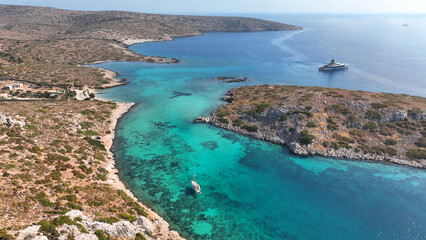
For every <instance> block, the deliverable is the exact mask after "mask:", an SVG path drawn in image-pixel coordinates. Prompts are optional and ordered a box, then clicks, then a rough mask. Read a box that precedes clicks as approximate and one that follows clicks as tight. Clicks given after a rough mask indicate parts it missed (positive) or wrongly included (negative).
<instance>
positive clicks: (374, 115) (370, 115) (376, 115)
mask: <svg viewBox="0 0 426 240" xmlns="http://www.w3.org/2000/svg"><path fill="white" fill-rule="evenodd" d="M365 117H366V118H367V119H370V120H374V119H375V120H379V119H380V117H381V116H380V113H378V112H376V111H372V110H368V111H367V112H366V113H365Z"/></svg>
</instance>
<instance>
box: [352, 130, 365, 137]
mask: <svg viewBox="0 0 426 240" xmlns="http://www.w3.org/2000/svg"><path fill="white" fill-rule="evenodd" d="M349 134H350V135H352V136H354V137H364V136H365V132H364V131H362V130H359V129H352V130H350V131H349Z"/></svg>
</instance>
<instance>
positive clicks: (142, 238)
mask: <svg viewBox="0 0 426 240" xmlns="http://www.w3.org/2000/svg"><path fill="white" fill-rule="evenodd" d="M135 240H147V239H146V237H145V236H144V235H142V234H141V233H137V234H136V238H135Z"/></svg>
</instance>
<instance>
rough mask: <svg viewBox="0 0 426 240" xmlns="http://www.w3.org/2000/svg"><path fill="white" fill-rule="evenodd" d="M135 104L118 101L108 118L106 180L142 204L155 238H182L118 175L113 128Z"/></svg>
mask: <svg viewBox="0 0 426 240" xmlns="http://www.w3.org/2000/svg"><path fill="white" fill-rule="evenodd" d="M98 100H100V101H105V100H103V99H98ZM133 106H135V103H120V102H117V108H116V109H115V110H114V111H113V112H112V114H111V118H110V121H111V123H110V128H109V130H110V132H111V133H110V134H108V135H106V136H105V137H104V140H103V143H104V145H105V147H106V149H107V152H108V156H107V161H106V163H105V169H107V170H108V175H107V179H108V180H107V182H108V183H109V184H110V185H111V186H112V187H114V188H116V189H118V190H123V191H125V192H126V193H127V194H128V195H129V196H130V197H132V198H133V199H134V200H135V201H136V202H138V203H139V204H141V205H142V207H143V208H144V209H145V211H146V212H147V213H148V219H150V220H151V221H152V223H153V225H154V226H155V231H154V235H155V236H157V239H160V240H167V239H173V240H183V239H184V238H182V237H181V236H180V235H179V233H178V232H176V231H174V230H171V229H170V225H169V223H167V222H166V221H165V220H164V219H163V218H162V217H160V216H159V215H158V214H157V213H155V212H154V211H153V210H151V209H150V208H148V207H147V206H145V205H144V204H143V203H141V202H140V201H139V200H138V199H137V198H136V197H135V196H134V195H133V193H132V192H131V191H130V190H129V189H127V188H126V186H125V185H124V184H123V182H121V181H120V179H119V177H118V170H117V169H116V168H115V159H114V154H113V153H112V152H111V146H112V143H113V141H114V138H115V128H116V126H117V123H118V121H119V119H120V118H121V117H122V116H123V115H124V114H126V113H127V112H129V111H130V110H131V108H132V107H133Z"/></svg>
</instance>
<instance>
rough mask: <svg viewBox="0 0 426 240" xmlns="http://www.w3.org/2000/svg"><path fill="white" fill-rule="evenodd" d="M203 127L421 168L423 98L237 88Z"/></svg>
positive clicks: (425, 142) (310, 151)
mask: <svg viewBox="0 0 426 240" xmlns="http://www.w3.org/2000/svg"><path fill="white" fill-rule="evenodd" d="M224 100H225V101H227V102H229V103H228V104H226V105H224V106H222V107H221V108H219V109H218V110H216V111H215V112H214V113H213V116H211V117H199V118H197V119H196V122H208V123H211V124H213V125H215V126H218V127H222V128H225V129H229V130H232V131H235V132H239V133H243V134H247V135H249V136H252V137H255V138H259V139H263V140H267V141H271V142H275V143H280V144H285V145H287V146H288V147H289V148H290V149H291V150H292V151H293V152H294V153H297V154H302V155H321V156H328V157H336V158H347V159H366V160H376V161H385V162H391V163H397V164H403V165H409V166H413V167H419V168H426V99H425V98H422V97H415V96H407V95H400V94H388V93H372V92H363V91H351V90H342V89H331V88H322V87H300V86H279V85H260V86H247V87H239V88H236V89H234V90H231V91H230V92H229V93H228V94H227V96H226V97H225V98H224Z"/></svg>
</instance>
